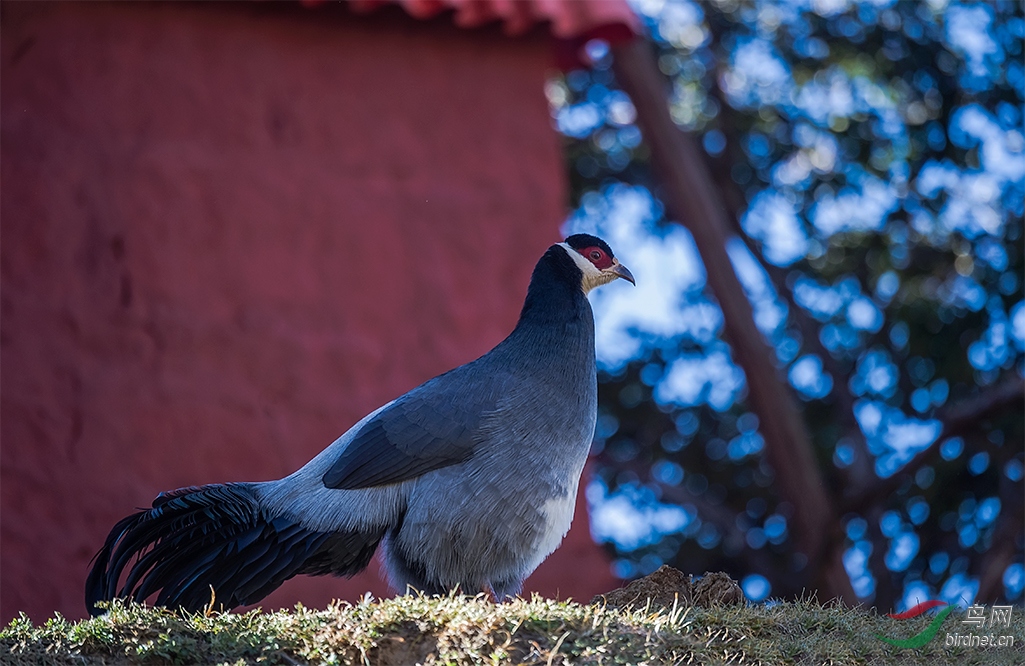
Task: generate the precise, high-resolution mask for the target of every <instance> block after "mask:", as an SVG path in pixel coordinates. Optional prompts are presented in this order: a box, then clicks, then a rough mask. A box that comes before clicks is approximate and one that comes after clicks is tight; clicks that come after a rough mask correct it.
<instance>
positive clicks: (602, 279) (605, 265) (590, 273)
mask: <svg viewBox="0 0 1025 666" xmlns="http://www.w3.org/2000/svg"><path fill="white" fill-rule="evenodd" d="M558 245H560V246H561V247H562V249H564V250H566V254H568V255H569V256H570V258H571V259H572V260H573V262H574V263H575V264H576V265H577V268H579V269H580V272H581V273H582V274H583V278H582V280H581V284H580V287H581V289H583V290H584V293H585V294H586V293H587V292H589V291H591V290H592V289H594V288H595V287H600V286H601V285H603V284H608V283H609V282H612V281H613V280H615V279H616V278H623V279H624V280H629V281H630V284H636V282H634V276H633V274H632V273H631V272H630V269H628V268H627V267H626V266H624V265H623V264H621V263H619V260H618V259H616V257H615V255H613V254H612V248H610V247H609V244H608V243H606V242H605V241H603V240H602V239H600V238H598V237H597V236H591V235H590V234H573V235H572V236H570V237H569V238H567V239H566V240H565V241H563V242H562V243H558Z"/></svg>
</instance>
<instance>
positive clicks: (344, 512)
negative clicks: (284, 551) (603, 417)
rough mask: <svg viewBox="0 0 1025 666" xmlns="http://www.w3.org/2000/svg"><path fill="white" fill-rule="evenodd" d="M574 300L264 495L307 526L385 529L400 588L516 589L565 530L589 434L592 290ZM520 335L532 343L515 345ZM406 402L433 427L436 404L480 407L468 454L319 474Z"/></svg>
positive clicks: (391, 569)
mask: <svg viewBox="0 0 1025 666" xmlns="http://www.w3.org/2000/svg"><path fill="white" fill-rule="evenodd" d="M578 307H579V308H580V312H579V315H580V316H578V317H574V318H567V321H565V322H561V323H560V322H551V325H550V326H546V327H544V328H542V329H540V330H529V331H519V330H518V331H516V332H514V333H513V335H511V336H510V337H509V338H507V339H506V340H505V341H504V342H503V343H501V344H500V345H499V346H498V347H496V348H495V349H493V350H492V351H491V352H489V353H488V354H487V355H485V356H483V357H481V358H479V359H477V360H476V361H474V362H472V363H469V364H467V365H464V366H461V367H459V368H457V369H455V370H453V371H451V372H448V373H446V374H444V375H441V376H440V377H436V378H435V379H433V380H431V381H430V382H427V383H426V384H423V385H421V386H419V387H417V388H416V389H414V390H413V391H411V392H410V393H407V394H406V395H405V396H403V397H402V398H399V399H398V400H395V401H393V402H391V403H389V404H387V405H385V406H384V407H382V408H380V409H379V410H377V411H375V412H373V413H372V414H370V415H369V416H367V417H366V418H364V419H363V420H362V421H360V422H359V423H357V424H356V425H355V426H353V427H352V428H351V429H350V430H349V431H348V432H346V433H345V434H344V435H342V436H341V437H339V438H338V439H337V440H336V441H335V442H334V443H333V444H331V445H330V446H329V447H328V448H327V449H325V450H324V451H323V452H322V453H321V454H320V455H318V456H317V457H316V458H314V459H313V460H311V461H310V462H309V463H307V464H306V466H304V467H303V468H302V469H300V470H298V471H297V472H295V473H294V474H292V475H291V476H288V477H286V478H284V479H281V480H279V481H271V482H268V483H263V484H257V486H256V491H257V494H258V496H259V497H260V498H261V504H262V505H264V506H266V507H268V510H269V512H270V513H274V514H279V513H280V514H281V515H285V516H288V517H292V518H295V519H296V520H298V521H299V522H300V523H301V524H302V525H304V526H305V527H307V528H309V529H311V530H316V531H328V530H338V529H339V528H340V527H341V528H343V529H357V530H361V531H362V530H367V529H371V530H372V529H375V528H377V529H384V530H386V532H387V538H386V540H385V563H386V567H387V570H388V575H389V577H390V581H391V583H392V586H393V587H395V588H396V589H398V590H405V589H406V587H407V586H412V587H413V588H415V589H418V590H423V591H426V592H434V593H442V592H445V591H447V590H450V589H452V588H453V587H455V586H459V587H460V588H461V589H462V590H463V591H465V592H470V593H475V592H478V591H480V590H481V589H484V588H485V587H490V588H492V589H493V590H494V591H495V593H496V595H499V596H502V595H506V594H514V593H516V592H518V591H519V588H520V584H521V583H522V581H523V579H524V578H525V577H526V576H527V575H529V574H530V573H531V572H532V571H533V570H534V569H536V568H537V566H538V565H539V564H540V563H541V562H542V561H543V560H544V558H545V557H547V556H548V555H549V554H551V553H552V551H554V550H555V548H556V547H557V546H558V545H559V543H560V542H561V541H562V538H563V536H565V534H566V532H567V531H568V530H569V527H570V522H571V521H572V518H573V508H574V504H575V500H576V492H577V483H578V481H579V479H580V473H581V471H582V470H583V466H584V462H585V460H586V458H587V452H588V450H589V448H590V444H591V438H592V435H593V433H594V424H595V416H596V413H597V400H598V396H597V380H596V377H595V366H594V324H593V317H592V315H591V309H590V306H589V305H588V304H587V300H586V299H584V298H581V299H580V301H579V304H578ZM525 346H529V347H530V348H531V349H535V350H536V351H537V353H535V354H526V355H525V354H522V353H521V352H522V349H523V348H524V347H525ZM499 368H500V370H498V369H499ZM421 396H425V397H421ZM407 406H408V407H407ZM404 407H407V408H408V409H409V410H410V412H412V413H413V414H415V415H417V416H419V417H420V418H421V419H422V420H425V421H427V424H426V426H427V427H430V426H432V425H434V426H436V429H437V430H444V423H443V420H442V419H438V422H437V423H432V422H431V421H430V419H431V418H432V417H436V416H437V413H438V410H439V408H449V409H452V410H459V411H463V412H465V413H467V414H479V415H480V416H479V419H477V420H476V423H475V424H474V427H472V428H471V429H470V432H469V437H470V439H471V441H472V453H471V454H470V456H469V458H468V459H467V460H465V461H463V462H459V463H456V464H453V465H449V466H447V467H443V468H441V469H437V470H432V471H430V472H427V473H426V474H423V475H422V476H418V477H415V478H413V479H409V480H404V481H401V482H400V483H397V484H395V485H387V486H381V487H371V488H358V489H353V490H339V489H332V488H327V487H325V486H323V485H322V484H318V483H317V482H318V481H320V479H322V478H323V476H324V475H325V474H326V473H327V471H328V470H329V469H330V467H331V466H332V465H333V464H334V463H335V462H336V461H337V460H338V459H339V457H341V455H342V454H343V453H344V452H345V450H346V448H347V447H349V446H350V445H351V444H352V442H353V440H354V439H355V438H356V437H357V436H358V435H359V433H360V432H361V431H362V430H363V428H365V427H366V425H367V424H368V423H369V422H372V421H373V420H374V419H376V418H378V417H379V416H380V415H382V413H383V414H387V412H389V411H390V410H397V409H402V408H404ZM397 435H399V436H401V433H397ZM310 488H316V490H315V491H313V492H311V491H310Z"/></svg>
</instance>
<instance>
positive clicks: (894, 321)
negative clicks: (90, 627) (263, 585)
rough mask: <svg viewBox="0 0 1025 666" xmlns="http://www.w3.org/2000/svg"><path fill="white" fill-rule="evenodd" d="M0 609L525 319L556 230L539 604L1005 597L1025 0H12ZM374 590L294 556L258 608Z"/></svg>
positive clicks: (371, 578)
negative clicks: (695, 578)
mask: <svg viewBox="0 0 1025 666" xmlns="http://www.w3.org/2000/svg"><path fill="white" fill-rule="evenodd" d="M0 12H2V15H0V19H2V21H0V23H2V25H0V29H2V31H3V32H2V40H0V57H2V61H0V66H2V85H3V91H4V95H3V97H2V99H0V107H2V135H0V140H2V144H0V145H2V149H0V175H2V179H3V196H2V198H0V219H2V243H0V254H2V257H0V259H2V261H0V268H2V290H0V301H2V312H0V315H2V318H0V355H2V356H0V358H2V365H0V370H2V374H0V381H2V391H0V413H2V419H0V427H2V441H0V445H2V446H0V470H2V479H0V498H2V505H0V507H2V510H0V616H2V617H0V620H2V621H4V622H6V621H8V620H9V619H10V618H11V617H14V616H15V615H17V613H18V612H19V611H26V612H28V613H29V614H30V616H32V617H33V619H35V620H42V619H45V618H46V617H47V616H49V615H50V614H52V612H53V611H54V610H58V611H60V612H62V613H64V614H65V615H67V616H70V617H81V616H82V615H83V614H84V606H83V602H82V585H83V581H84V577H85V573H86V571H87V567H88V562H89V559H90V558H91V557H92V555H93V553H95V551H96V550H97V549H98V547H99V545H100V544H101V543H102V540H103V538H104V537H105V535H106V533H107V530H109V528H110V527H111V526H112V525H113V523H114V522H115V521H116V520H117V519H119V518H120V517H122V516H124V515H125V514H126V513H128V512H129V511H130V510H132V509H133V508H134V507H138V506H145V505H146V504H148V502H149V501H150V500H151V499H152V498H153V496H155V495H156V493H158V492H160V491H162V490H167V489H169V488H174V487H179V486H184V485H193V484H200V483H210V482H219V481H227V480H257V479H267V478H276V477H280V476H282V475H284V474H287V473H289V472H291V471H292V470H294V469H295V468H297V467H299V466H300V465H302V464H303V463H304V462H306V460H308V459H309V458H310V457H312V455H314V454H315V453H317V452H318V451H319V450H320V449H322V448H323V447H324V446H325V445H326V444H327V443H329V442H330V441H332V440H333V439H334V438H335V437H337V436H338V435H339V434H340V433H341V432H343V431H344V430H345V429H346V428H348V427H349V426H350V425H351V424H352V423H354V422H355V421H356V420H358V419H359V418H360V417H361V416H362V415H363V414H365V413H367V412H368V411H370V410H372V409H374V408H375V407H377V406H379V405H380V404H382V403H383V402H385V401H387V400H390V399H391V398H393V397H395V396H396V395H398V394H400V393H402V392H403V391H406V390H408V389H410V388H412V387H413V386H416V385H417V384H419V383H420V382H422V381H424V380H426V379H428V378H430V377H431V376H433V375H435V374H438V373H440V372H443V371H445V370H447V369H449V368H451V367H453V366H455V365H458V364H460V363H464V362H466V361H469V360H471V359H473V358H475V357H476V356H478V355H479V354H481V353H483V352H485V351H487V350H488V349H489V348H490V347H491V346H493V345H494V344H495V343H497V342H498V341H499V340H501V338H502V337H504V335H505V334H506V333H507V332H508V331H509V330H510V329H511V328H512V326H513V324H514V323H515V320H516V316H517V314H518V312H519V307H520V305H521V303H522V298H523V294H524V292H525V286H526V282H527V280H528V278H529V274H530V270H531V269H532V267H533V264H534V262H535V261H536V259H537V257H538V256H540V254H541V252H543V250H544V248H545V247H547V246H548V245H549V244H550V243H552V242H554V241H556V240H558V239H559V237H560V236H561V235H562V234H566V233H572V232H580V231H586V232H590V233H597V234H599V235H601V236H602V237H604V238H605V239H606V240H608V241H609V243H610V244H611V246H612V247H613V249H614V250H615V251H616V254H617V256H619V257H620V258H621V259H622V260H623V262H624V263H625V264H626V265H627V266H629V267H630V269H631V270H632V271H633V272H634V274H635V275H636V276H637V281H638V286H637V287H636V288H634V289H632V288H630V286H629V285H610V286H609V287H607V288H604V289H603V290H600V291H597V292H595V293H594V294H593V296H592V304H593V306H594V311H595V317H596V323H597V336H598V338H597V350H598V364H599V381H600V385H599V391H600V408H599V409H600V411H599V419H598V428H597V432H596V438H595V443H594V450H593V454H594V455H593V460H592V463H591V465H590V466H589V469H588V471H587V472H586V474H587V475H588V476H587V479H585V484H582V496H581V498H580V499H579V502H578V513H577V520H576V521H575V522H574V527H573V529H572V530H571V532H570V534H569V536H568V537H567V541H566V543H565V544H564V545H563V547H562V548H560V549H559V550H558V551H556V553H555V554H554V555H553V556H552V557H551V558H549V560H548V561H547V562H546V563H545V564H544V565H543V566H542V568H541V569H539V571H538V572H537V573H536V574H535V576H534V577H532V578H531V579H530V580H528V582H527V585H526V588H525V589H526V591H528V592H529V591H538V592H541V593H544V594H548V595H552V596H555V595H559V596H561V597H563V598H565V597H567V596H573V597H575V598H577V599H582V600H586V599H588V598H589V597H590V596H591V595H593V594H596V593H598V592H603V591H606V590H608V589H610V588H611V587H614V586H615V585H616V584H617V582H618V581H619V580H625V579H630V578H634V577H638V576H641V575H644V574H647V573H650V572H652V571H654V570H655V569H657V568H658V567H659V566H660V565H662V564H671V565H673V566H676V567H678V568H680V569H681V570H683V571H685V572H689V573H695V574H701V573H703V572H704V571H715V570H722V571H726V572H729V573H730V574H732V575H733V576H734V577H736V578H737V579H738V580H740V581H741V583H742V586H743V588H744V591H745V593H746V594H747V596H748V597H749V598H750V599H752V600H754V601H762V600H771V599H773V598H793V597H796V596H798V595H801V594H807V593H808V592H810V591H813V590H817V593H818V596H819V599H820V600H823V601H825V600H826V599H830V598H834V597H840V598H842V599H844V600H845V601H846V602H848V603H851V604H855V603H867V604H870V605H875V606H877V607H879V608H880V609H881V610H884V611H886V610H890V609H901V610H902V609H904V608H906V607H907V606H909V605H913V604H914V603H917V602H918V601H922V600H925V599H927V598H940V599H944V600H946V601H949V602H956V603H961V604H971V603H975V602H978V603H996V602H1008V601H1009V602H1013V603H1019V604H1020V603H1021V600H1022V590H1023V587H1025V571H1023V565H1022V561H1023V552H1025V542H1023V531H1025V530H1023V524H1025V516H1023V497H1025V491H1023V481H1022V479H1023V475H1025V461H1023V457H1025V452H1023V449H1025V433H1023V423H1025V393H1023V379H1022V375H1023V368H1025V361H1023V359H1025V356H1023V353H1025V306H1023V293H1022V279H1023V267H1022V251H1023V245H1022V244H1023V239H1022V212H1023V211H1022V199H1023V188H1025V139H1023V134H1022V110H1023V99H1025V74H1023V67H1022V57H1023V53H1022V43H1023V37H1025V21H1023V17H1022V9H1021V5H1020V3H1017V2H1006V3H976V4H971V3H966V4H962V3H948V2H942V1H931V2H922V3H910V2H886V1H885V0H882V1H873V2H865V3H850V2H846V1H844V0H810V1H808V2H769V1H761V0H748V1H741V0H728V1H721V2H706V3H694V2H660V1H655V0H638V1H636V2H631V3H629V4H627V3H626V2H612V1H596V2H576V1H574V2H564V3H563V2H546V3H534V2H518V3H497V2H496V3H489V2H472V3H471V2H461V1H459V0H443V1H435V0H405V1H402V2H396V3H392V2H375V1H370V2H357V3H348V4H344V5H339V4H335V3H319V2H306V3H295V2H285V3H276V2H275V3H271V2H266V3H227V4H203V5H197V4H189V3H136V4H126V3H117V4H105V3H89V4H82V3H67V4H62V3H45V4H35V3H14V4H12V3H4V4H3V5H0ZM365 591H371V592H373V593H374V594H378V595H384V594H387V593H388V592H387V589H386V587H385V586H384V584H383V582H382V581H381V579H380V577H379V575H378V573H377V571H376V567H375V568H374V570H372V571H369V572H368V573H365V574H363V575H361V576H359V577H356V578H354V579H352V580H351V581H344V580H336V579H310V578H301V579H296V580H293V581H290V582H289V583H287V584H286V585H285V586H284V587H283V588H282V589H281V590H280V591H279V592H278V593H275V595H273V596H272V597H270V598H269V599H268V600H267V601H266V602H265V603H264V604H263V605H264V606H265V607H267V608H274V607H280V606H289V605H291V604H293V603H294V602H295V601H296V600H302V601H303V602H304V603H306V604H308V605H319V606H323V605H324V604H326V603H327V601H329V600H330V599H333V598H346V599H350V600H353V599H356V598H358V597H359V596H360V595H361V594H362V593H363V592H365Z"/></svg>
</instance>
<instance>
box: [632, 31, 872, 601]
mask: <svg viewBox="0 0 1025 666" xmlns="http://www.w3.org/2000/svg"><path fill="white" fill-rule="evenodd" d="M613 56H614V67H615V73H616V76H617V78H618V80H619V82H620V84H621V85H622V86H623V89H624V90H625V91H626V92H627V93H628V94H629V95H630V97H631V98H632V100H633V103H634V106H635V107H636V109H637V120H638V124H639V125H640V128H641V131H642V133H643V134H644V136H645V138H646V141H647V144H648V147H649V148H650V150H651V156H652V162H653V165H654V168H655V173H656V176H657V177H658V178H659V179H660V180H661V182H662V184H663V186H664V188H665V199H666V201H665V202H664V203H665V204H666V207H667V209H668V210H669V211H670V212H671V214H672V216H673V217H675V218H676V219H678V220H679V221H680V222H681V223H683V224H684V225H685V226H686V227H687V228H688V229H689V230H690V232H691V234H692V235H693V236H694V242H695V244H696V245H697V248H698V251H699V252H700V253H701V257H702V259H703V260H704V263H705V270H706V272H707V274H708V283H709V286H710V287H711V289H712V291H713V292H714V293H715V296H716V298H717V299H718V301H719V305H720V307H721V308H722V313H723V319H724V329H725V334H726V338H727V340H728V341H729V343H730V344H731V346H732V348H733V354H734V356H735V358H736V361H737V363H738V364H739V365H740V366H741V367H742V368H743V369H744V372H745V375H746V378H747V385H748V393H749V397H750V403H751V406H752V408H753V409H754V411H755V413H756V414H757V415H758V418H759V422H760V424H761V427H760V430H761V433H762V436H763V437H764V438H765V451H766V455H767V458H768V461H769V463H770V464H771V465H772V467H773V469H774V471H775V474H776V479H777V487H778V489H779V492H780V495H781V496H782V498H783V499H785V500H787V501H788V502H789V503H790V504H792V505H793V507H794V515H793V520H792V522H791V529H792V530H793V537H794V540H795V543H796V544H797V547H798V549H799V550H800V551H802V552H803V553H804V554H805V555H806V556H807V558H808V565H809V567H810V568H811V570H810V571H809V573H810V574H811V575H812V577H813V582H815V583H816V584H819V585H821V586H822V589H821V590H819V591H820V598H823V597H826V598H833V597H839V598H841V599H842V600H843V601H845V602H846V603H848V604H856V603H857V597H856V596H855V594H854V591H853V589H852V588H851V584H850V578H849V577H848V576H847V573H846V571H845V569H844V567H843V561H842V555H843V548H842V544H843V542H842V538H841V539H840V540H839V543H837V538H836V535H835V532H836V528H837V527H838V524H837V523H838V521H837V518H836V514H835V511H834V509H833V503H832V501H831V498H830V497H829V495H828V493H827V492H826V489H825V487H824V483H823V480H822V474H821V473H820V471H819V468H818V465H817V463H816V461H815V456H814V452H813V450H812V444H811V439H810V438H809V437H808V433H807V431H806V430H805V427H804V423H803V421H802V419H801V416H800V413H799V411H798V409H797V405H796V404H795V402H794V398H793V396H792V394H791V393H790V391H789V388H788V387H787V386H786V385H785V383H784V382H782V381H781V380H780V379H779V378H778V377H777V368H776V366H775V364H774V363H773V352H772V349H771V348H770V347H769V345H768V344H766V342H765V340H764V339H763V337H762V334H761V332H760V331H759V330H758V329H757V327H756V326H755V323H754V317H753V314H752V308H751V304H750V302H749V301H748V299H747V296H746V294H745V293H744V290H743V287H742V286H741V284H740V280H739V279H738V278H737V275H736V273H735V272H734V270H733V266H732V264H731V262H730V258H729V255H728V254H727V252H726V242H727V240H728V239H729V232H728V230H729V229H730V226H731V225H730V224H729V221H728V220H727V218H726V213H725V212H724V209H723V205H722V202H721V201H720V198H719V196H718V193H717V191H716V190H715V188H714V186H713V184H712V179H711V177H710V175H709V174H708V172H707V169H706V168H705V167H704V164H703V162H702V159H701V156H700V155H699V154H698V152H697V151H698V147H697V144H696V143H695V141H694V139H693V137H691V136H689V135H687V134H685V133H684V132H683V131H681V130H680V129H679V128H678V127H677V126H676V125H675V124H674V123H673V121H672V119H671V118H670V116H669V105H668V99H667V96H666V92H665V81H664V80H663V79H662V77H661V75H660V73H659V71H658V68H657V66H656V64H655V59H654V57H653V54H652V52H651V50H650V46H649V45H648V43H647V42H646V41H645V40H643V39H635V40H633V41H632V42H629V43H625V44H622V45H618V46H615V47H614V48H613ZM823 600H824V599H823Z"/></svg>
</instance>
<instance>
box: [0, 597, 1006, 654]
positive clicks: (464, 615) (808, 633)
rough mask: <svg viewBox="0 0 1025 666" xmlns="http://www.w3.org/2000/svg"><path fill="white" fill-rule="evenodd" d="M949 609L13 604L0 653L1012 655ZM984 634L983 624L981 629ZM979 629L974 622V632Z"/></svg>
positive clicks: (417, 601)
mask: <svg viewBox="0 0 1025 666" xmlns="http://www.w3.org/2000/svg"><path fill="white" fill-rule="evenodd" d="M963 617H964V613H963V611H961V612H957V613H955V614H953V615H952V616H951V617H949V618H947V619H946V620H945V622H944V626H943V627H941V629H940V632H939V634H938V635H937V636H936V638H934V639H933V640H932V641H930V642H929V643H928V644H926V645H925V646H924V647H922V648H920V649H917V650H903V651H901V650H897V649H896V648H893V647H891V646H889V645H887V644H885V643H883V642H882V641H880V640H878V639H877V638H875V637H874V634H884V635H887V636H891V637H896V638H907V637H909V636H912V635H914V634H917V633H918V632H920V631H921V630H922V629H924V628H925V627H926V626H927V625H928V624H929V622H930V620H931V619H932V618H931V617H924V616H923V617H918V618H914V619H911V620H903V621H897V620H892V619H889V618H887V617H886V616H884V615H876V614H875V613H874V612H871V611H865V610H859V609H847V608H843V607H838V606H829V605H827V606H822V605H819V604H818V603H816V602H812V601H801V602H793V603H789V602H788V603H780V604H776V605H773V606H729V607H716V608H675V609H663V610H652V609H650V608H646V609H643V608H642V609H638V610H633V611H622V610H612V609H608V608H604V607H599V606H585V605H580V604H577V603H572V602H563V601H552V600H548V599H542V598H540V597H536V596H535V597H534V598H532V599H531V600H529V601H527V600H518V601H515V602H510V603H506V604H499V605H495V604H493V603H491V602H490V601H487V600H485V599H484V598H481V597H462V596H449V597H440V598H439V597H433V598H427V597H417V596H408V597H398V598H395V599H386V600H371V599H369V598H367V599H365V600H364V601H361V602H360V603H358V604H355V605H350V604H342V603H339V604H336V605H332V606H331V607H329V608H328V609H327V610H321V611H315V610H310V609H307V608H304V607H302V606H297V607H296V608H295V610H292V611H279V612H275V613H263V612H261V611H258V610H256V611H251V612H248V613H241V614H236V613H214V614H210V615H205V614H202V613H197V614H183V613H179V612H173V611H168V610H164V609H157V608H146V607H144V606H139V605H134V604H129V605H124V604H121V603H114V604H113V605H112V606H111V607H110V609H109V613H108V614H107V615H104V616H103V617H99V618H93V619H89V620H82V621H80V622H71V621H69V620H66V619H64V618H62V617H60V616H56V617H54V618H52V619H50V620H48V621H47V622H46V623H45V624H43V625H41V626H38V627H36V626H34V625H33V624H32V622H31V621H30V620H29V619H28V618H26V617H24V616H22V617H20V618H18V619H15V620H14V621H12V622H11V623H10V624H9V625H8V626H7V627H6V628H4V629H3V630H0V663H3V664H62V665H63V664H88V665H93V664H117V665H129V664H196V663H202V664H230V665H232V666H234V665H236V664H286V665H289V666H291V665H294V664H354V665H356V664H374V665H376V664H382V665H385V666H388V665H393V664H395V665H397V664H414V663H425V664H488V665H490V664H521V663H523V664H536V665H539V666H555V665H562V664H574V665H575V664H609V665H610V666H611V665H613V664H691V663H693V664H704V663H713V664H759V663H765V664H791V663H794V664H918V663H921V664H926V663H928V664H936V663H954V664H959V665H960V664H1022V663H1025V614H1023V612H1022V609H1021V608H1015V609H1014V611H1013V612H1012V622H1011V626H1010V627H1009V628H1000V629H998V630H994V631H995V633H998V634H1003V635H1013V636H1014V638H1015V645H1014V647H1010V648H1007V647H1003V648H989V649H986V648H978V647H976V648H968V647H951V648H947V647H944V637H945V632H947V631H950V632H958V633H965V631H966V630H965V629H964V627H966V626H967V625H962V624H961V622H960V621H961V619H963ZM986 631H987V633H988V631H989V630H986ZM978 633H981V632H978Z"/></svg>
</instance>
